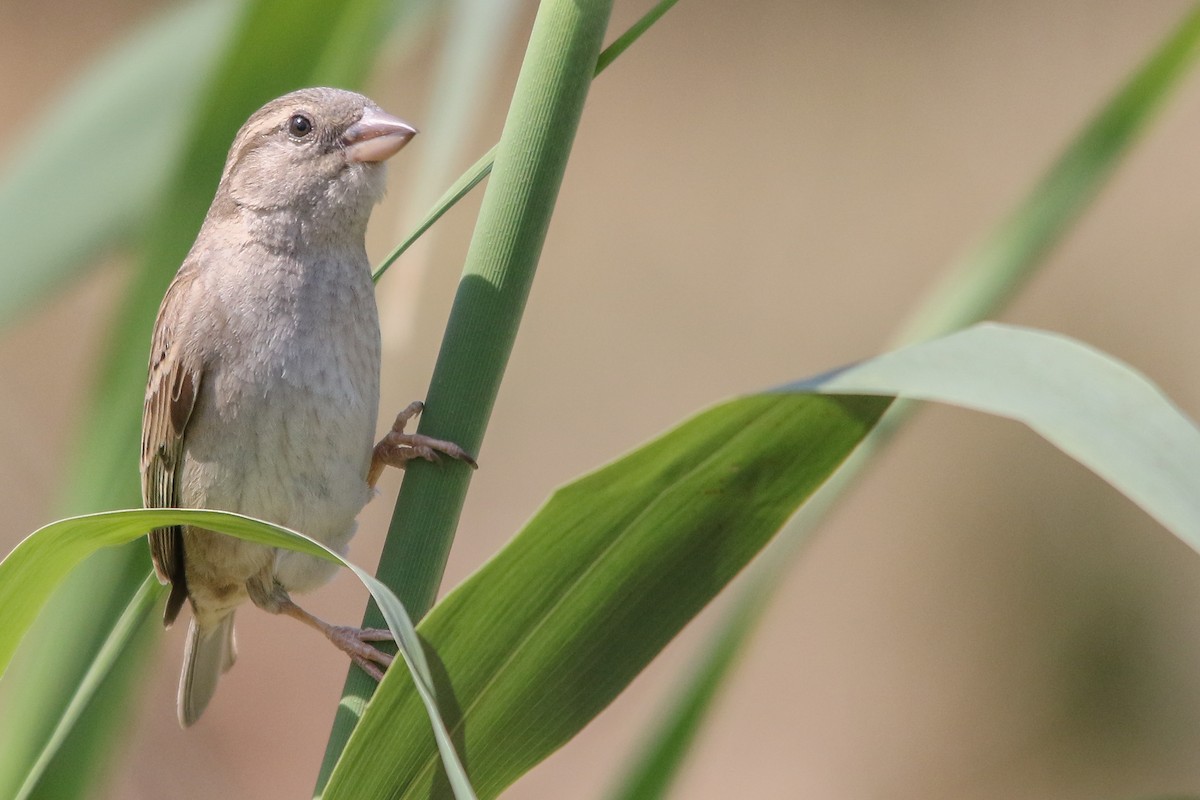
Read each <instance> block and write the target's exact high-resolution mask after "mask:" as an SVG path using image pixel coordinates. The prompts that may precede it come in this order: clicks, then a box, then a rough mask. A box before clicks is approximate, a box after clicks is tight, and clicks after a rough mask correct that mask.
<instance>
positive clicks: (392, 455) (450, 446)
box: [367, 400, 479, 489]
mask: <svg viewBox="0 0 1200 800" xmlns="http://www.w3.org/2000/svg"><path fill="white" fill-rule="evenodd" d="M424 409H425V404H424V403H422V402H421V401H420V400H414V401H413V402H411V403H409V404H408V408H406V409H404V410H403V411H401V412H400V413H399V414H397V415H396V422H395V423H394V424H393V425H392V429H391V430H390V431H388V434H387V435H386V436H384V437H383V438H382V439H380V440H379V444H377V445H375V450H374V452H373V453H372V454H371V468H370V469H369V470H368V471H367V484H368V485H369V486H370V487H371V488H372V489H373V488H375V484H376V482H377V481H378V480H379V476H380V475H382V474H383V468H384V467H386V466H392V467H399V468H400V469H404V466H405V465H406V464H408V462H409V461H412V460H413V459H415V458H423V459H425V460H426V461H435V462H436V461H438V453H443V454H444V455H448V456H450V457H451V458H455V459H458V460H459V461H465V462H466V463H468V464H470V465H471V468H472V469H476V468H478V467H479V465H478V464H476V463H475V459H474V458H472V457H471V456H470V454H469V453H467V451H466V450H463V449H462V448H461V447H459V446H458V445H456V444H455V443H454V442H447V441H443V440H442V439H434V438H432V437H430V436H423V435H421V434H419V433H405V432H404V428H405V427H406V426H407V425H408V421H409V420H410V419H412V418H413V417H415V416H417V415H418V414H420V413H421V412H422V411H423V410H424Z"/></svg>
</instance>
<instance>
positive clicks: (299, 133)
mask: <svg viewBox="0 0 1200 800" xmlns="http://www.w3.org/2000/svg"><path fill="white" fill-rule="evenodd" d="M312 129H313V124H312V120H311V119H309V118H308V117H306V116H304V115H303V114H296V115H294V116H293V117H292V118H291V119H290V120H288V133H290V134H291V135H292V136H295V137H296V138H297V139H303V138H304V137H305V136H308V134H310V133H312Z"/></svg>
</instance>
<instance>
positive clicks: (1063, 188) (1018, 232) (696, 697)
mask: <svg viewBox="0 0 1200 800" xmlns="http://www.w3.org/2000/svg"><path fill="white" fill-rule="evenodd" d="M1198 45H1200V7H1195V6H1193V9H1192V11H1191V12H1190V13H1188V15H1187V16H1186V17H1185V18H1184V19H1183V20H1182V21H1181V22H1180V23H1179V25H1178V26H1176V28H1175V29H1174V30H1173V31H1171V33H1170V35H1169V36H1168V37H1167V38H1166V40H1165V41H1164V42H1163V43H1162V44H1161V45H1160V46H1159V48H1158V49H1157V50H1156V51H1155V52H1154V53H1152V54H1151V56H1150V58H1148V59H1147V60H1146V62H1145V63H1144V64H1143V65H1142V66H1140V67H1139V68H1138V69H1137V70H1136V71H1135V72H1133V74H1132V75H1131V76H1130V78H1129V79H1128V81H1126V83H1125V84H1124V85H1123V86H1122V87H1121V88H1120V89H1119V90H1118V91H1117V92H1116V94H1115V95H1114V96H1113V97H1112V98H1111V99H1110V100H1109V101H1108V102H1107V103H1106V104H1105V105H1104V106H1103V107H1102V108H1101V109H1100V110H1099V111H1098V113H1097V114H1096V115H1095V116H1094V117H1093V118H1092V119H1091V120H1090V121H1089V122H1088V124H1087V125H1086V126H1085V127H1084V129H1083V130H1082V131H1081V132H1080V133H1079V134H1078V135H1077V136H1076V137H1075V138H1074V139H1073V140H1072V141H1071V142H1070V143H1069V145H1068V146H1067V148H1066V149H1065V150H1064V152H1063V153H1062V154H1061V155H1060V156H1059V157H1058V158H1057V159H1056V160H1055V162H1054V163H1053V164H1052V165H1051V166H1050V168H1049V169H1048V170H1047V172H1046V174H1045V175H1044V176H1042V178H1041V179H1040V180H1039V181H1038V183H1037V184H1036V185H1035V186H1034V187H1033V188H1032V190H1031V191H1030V192H1029V194H1028V195H1027V196H1026V197H1025V198H1024V199H1023V200H1022V201H1021V203H1020V204H1019V205H1018V206H1017V207H1016V208H1015V209H1014V210H1013V212H1012V213H1011V214H1010V215H1009V216H1008V217H1006V218H1005V219H1004V220H1003V221H1002V222H1001V223H1000V224H999V225H997V226H996V228H995V229H994V230H992V231H991V232H990V233H989V235H987V236H986V237H985V238H984V239H983V241H982V243H981V244H980V245H979V246H978V247H976V248H974V249H973V250H971V251H970V252H969V253H968V254H967V255H966V256H965V257H963V258H962V259H961V260H959V261H958V262H957V263H956V264H954V265H952V267H951V269H950V270H949V271H948V273H947V275H946V277H945V278H944V279H943V280H942V281H940V282H939V283H938V284H937V285H936V286H935V287H934V288H933V290H932V291H931V292H930V293H929V295H928V297H927V298H926V299H925V301H924V302H922V303H921V305H920V307H919V308H918V309H917V311H916V312H915V313H914V314H912V315H911V317H910V318H909V320H908V321H907V322H906V323H905V325H904V326H903V327H902V329H901V330H900V332H899V333H898V334H897V335H896V337H895V339H894V340H895V341H896V342H897V343H898V344H907V343H911V342H914V341H920V340H922V339H927V338H931V337H935V336H943V335H945V334H947V333H950V332H952V331H954V330H956V329H958V328H961V327H963V326H965V325H970V324H972V323H975V322H979V321H980V320H982V319H983V318H985V317H987V316H989V315H992V314H994V313H996V311H997V310H998V309H1000V308H1002V307H1003V306H1004V305H1005V304H1006V303H1007V301H1008V300H1009V299H1010V298H1011V297H1012V296H1013V295H1015V294H1016V292H1017V291H1019V289H1020V288H1021V287H1022V286H1023V285H1024V283H1025V281H1026V280H1027V279H1029V278H1030V277H1031V276H1032V275H1033V274H1034V271H1035V270H1036V268H1037V267H1038V266H1040V265H1041V264H1042V263H1043V262H1044V259H1045V256H1046V255H1047V254H1048V253H1049V252H1050V251H1051V250H1052V249H1053V248H1054V246H1055V245H1056V244H1057V243H1058V242H1059V241H1061V240H1062V239H1063V237H1064V236H1066V235H1067V233H1068V232H1070V231H1071V230H1072V228H1073V227H1074V223H1075V221H1076V220H1077V219H1078V218H1079V217H1080V216H1081V215H1082V214H1083V212H1084V211H1085V210H1086V208H1087V207H1088V206H1089V204H1090V203H1091V201H1092V200H1093V199H1094V198H1095V197H1096V195H1097V194H1098V193H1099V192H1100V190H1101V189H1102V188H1103V187H1104V186H1105V184H1106V182H1107V180H1108V178H1109V177H1110V176H1111V175H1112V174H1113V172H1114V170H1115V169H1116V167H1117V166H1118V165H1119V164H1120V163H1121V161H1122V158H1123V156H1124V155H1125V153H1126V152H1127V151H1128V149H1129V147H1130V146H1131V144H1132V143H1133V142H1134V141H1135V140H1136V139H1137V136H1138V134H1139V133H1141V132H1142V130H1144V129H1145V128H1146V126H1147V125H1148V124H1149V122H1150V120H1151V119H1153V116H1154V112H1155V111H1156V110H1157V109H1158V107H1159V106H1160V105H1161V104H1162V103H1163V102H1164V101H1165V100H1166V98H1167V97H1168V96H1169V95H1170V93H1171V92H1172V91H1173V90H1174V89H1175V88H1177V87H1178V86H1179V84H1180V82H1181V81H1182V79H1183V78H1184V77H1185V76H1186V75H1188V74H1189V73H1190V71H1191V70H1192V67H1193V66H1194V64H1195V61H1196V57H1197V54H1198V52H1200V50H1198ZM907 412H908V406H907V404H905V403H903V402H900V403H896V404H895V405H894V406H893V407H892V408H891V409H890V410H889V411H888V413H887V414H886V415H885V416H884V418H883V420H882V421H881V422H880V424H879V426H878V427H877V428H876V429H875V431H874V432H873V433H872V435H871V437H870V438H869V439H868V440H867V442H866V443H865V444H864V445H863V446H862V447H861V448H859V450H857V451H856V452H855V454H854V456H853V457H852V458H851V459H850V460H849V461H848V463H847V464H846V465H845V466H844V467H843V468H842V469H841V470H840V471H839V472H838V474H837V475H836V476H834V478H833V479H831V480H830V481H829V483H828V484H826V486H824V487H823V488H822V489H821V491H820V492H819V493H818V494H817V496H816V497H814V498H813V501H812V502H810V503H809V504H807V505H806V506H805V508H804V509H803V511H802V512H801V513H800V514H799V515H798V516H797V518H796V519H795V520H793V521H792V523H791V524H789V525H788V528H787V529H786V530H785V532H784V535H783V536H781V537H780V538H781V541H780V542H778V546H776V547H773V548H772V549H771V551H770V552H768V553H766V554H765V555H764V558H763V559H762V560H761V561H760V562H759V563H758V564H757V565H756V571H755V572H754V574H753V575H751V576H750V577H749V580H748V581H746V582H745V585H744V587H745V588H744V589H743V592H744V593H745V597H743V598H742V599H740V600H739V601H738V603H737V604H736V606H735V610H734V612H733V613H732V614H730V616H729V617H727V618H726V619H725V620H724V621H723V622H722V623H721V627H720V629H719V630H717V631H716V632H715V633H714V635H713V638H712V642H711V644H710V645H709V647H708V650H707V651H706V652H705V653H704V654H702V655H701V656H700V660H701V661H702V662H705V663H700V664H697V665H696V667H695V670H694V673H693V674H694V676H695V677H694V678H692V679H690V681H691V684H692V685H690V686H688V687H686V688H685V689H684V690H683V691H681V692H680V693H679V695H678V698H677V699H675V700H673V701H672V703H671V706H670V708H669V709H667V710H665V711H664V712H663V714H662V715H661V716H662V717H663V718H664V719H668V720H674V721H675V722H676V725H674V726H670V725H668V726H664V727H663V729H661V731H660V732H659V734H658V735H657V736H656V738H655V739H653V740H650V741H648V742H647V743H646V744H645V745H644V746H642V747H641V748H640V750H639V752H638V756H637V758H636V763H635V765H634V766H633V767H632V769H633V770H635V771H636V773H637V774H636V776H635V775H632V774H631V775H629V776H626V777H625V778H624V779H623V780H622V781H621V782H620V785H619V788H618V789H617V790H616V791H615V793H614V794H612V795H611V797H612V798H613V800H650V799H651V798H656V797H664V796H666V794H667V790H668V788H669V786H670V783H671V780H672V779H673V778H674V776H675V774H676V773H677V772H678V770H679V768H680V766H681V764H682V762H683V760H684V758H685V757H686V755H687V747H686V745H685V744H684V743H685V742H690V741H691V740H692V738H694V736H695V734H696V731H697V729H698V727H699V726H700V725H701V724H702V723H703V720H704V718H705V714H706V712H707V710H708V708H709V705H710V702H711V698H712V697H713V696H714V695H715V693H716V688H715V687H714V685H713V684H714V683H720V682H722V681H723V680H724V678H726V677H728V674H729V670H730V668H731V665H732V664H733V663H735V660H734V659H732V658H730V656H729V654H728V652H727V650H728V648H729V646H730V644H729V643H730V642H731V641H735V640H736V641H744V640H745V639H746V638H747V634H748V631H749V628H751V627H752V626H754V625H755V624H757V621H758V619H759V617H760V615H761V609H762V608H765V607H766V603H765V602H764V600H763V598H764V597H767V596H770V595H771V594H773V593H774V591H775V589H777V588H778V587H779V585H780V584H781V583H782V581H783V580H784V578H785V576H786V575H788V574H789V570H788V569H787V564H788V563H790V562H791V561H792V560H793V559H795V558H796V557H797V556H798V554H799V553H800V552H801V550H802V546H803V544H804V542H805V541H806V540H807V538H808V534H809V533H810V532H812V531H813V530H814V529H815V528H816V527H817V526H818V525H819V524H820V523H821V521H822V520H823V519H824V517H825V514H826V513H827V512H828V510H829V509H831V508H833V507H834V506H835V505H836V503H837V501H838V499H839V497H840V496H841V494H842V493H843V491H844V490H845V489H846V488H848V487H849V486H851V485H853V483H854V480H855V478H856V476H857V475H858V474H859V473H860V472H861V471H862V468H863V467H864V466H865V465H866V464H868V463H870V462H871V460H872V457H873V455H874V453H876V452H878V451H879V450H880V449H881V448H882V447H883V446H884V444H886V442H887V441H888V440H889V439H890V436H891V434H892V433H893V432H895V431H896V430H897V429H898V428H899V427H900V425H901V424H902V423H903V421H904V420H906V419H907V418H908V413H907ZM751 609H758V610H756V611H752V610H751Z"/></svg>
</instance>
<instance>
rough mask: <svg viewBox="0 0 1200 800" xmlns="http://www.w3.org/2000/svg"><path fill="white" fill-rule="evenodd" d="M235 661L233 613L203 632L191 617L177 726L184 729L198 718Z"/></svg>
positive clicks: (184, 658)
mask: <svg viewBox="0 0 1200 800" xmlns="http://www.w3.org/2000/svg"><path fill="white" fill-rule="evenodd" d="M236 658H237V648H236V647H235V645H234V641H233V611H232V610H231V611H230V612H229V613H228V614H227V615H225V616H224V617H222V618H221V620H220V621H219V622H218V623H217V624H216V625H214V626H213V627H211V628H207V629H206V630H201V628H200V626H199V625H197V624H196V618H195V617H192V622H191V627H189V628H188V640H187V647H186V648H185V649H184V651H183V675H181V676H180V678H179V724H180V725H182V726H183V727H185V728H186V727H188V726H189V725H191V724H192V723H194V722H195V721H196V720H198V719H200V715H201V714H203V713H204V709H205V707H206V706H208V701H209V700H211V699H212V696H213V692H215V691H216V690H217V681H218V680H219V679H220V677H221V674H222V673H223V672H225V671H226V670H228V669H229V668H230V667H232V666H233V662H234V660H235V659H236Z"/></svg>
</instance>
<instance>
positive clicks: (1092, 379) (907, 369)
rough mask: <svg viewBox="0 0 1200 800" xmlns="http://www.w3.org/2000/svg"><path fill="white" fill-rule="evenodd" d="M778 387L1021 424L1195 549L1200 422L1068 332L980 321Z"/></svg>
mask: <svg viewBox="0 0 1200 800" xmlns="http://www.w3.org/2000/svg"><path fill="white" fill-rule="evenodd" d="M779 391H784V392H789V391H819V392H822V393H825V394H855V395H861V394H876V395H886V396H900V397H905V398H908V399H912V400H935V401H937V402H939V403H949V404H951V405H956V406H961V407H963V408H970V409H974V410H976V411H983V412H984V413H987V414H992V415H994V416H999V417H1007V418H1009V419H1013V420H1016V421H1018V422H1023V423H1025V424H1026V425H1028V426H1029V427H1030V428H1032V429H1033V430H1034V431H1035V432H1037V433H1038V434H1040V435H1041V436H1042V437H1043V438H1044V439H1046V441H1048V442H1050V443H1051V444H1053V445H1054V446H1056V447H1058V448H1059V449H1060V450H1062V451H1063V452H1064V453H1066V454H1067V455H1069V456H1071V458H1073V459H1075V460H1076V461H1078V462H1079V463H1080V464H1083V465H1084V466H1085V467H1087V468H1088V469H1090V470H1092V471H1093V472H1095V473H1096V474H1097V475H1099V476H1100V477H1101V478H1103V479H1104V480H1106V481H1108V482H1109V483H1110V484H1112V485H1113V486H1114V487H1115V488H1116V489H1117V490H1118V491H1120V492H1121V493H1122V494H1124V495H1125V496H1126V497H1128V498H1129V499H1130V500H1132V501H1133V502H1134V503H1136V504H1137V505H1138V506H1140V507H1141V508H1142V510H1144V511H1145V512H1146V513H1147V514H1149V515H1150V516H1151V517H1153V518H1154V519H1156V520H1158V522H1160V523H1161V524H1162V525H1163V527H1165V528H1166V529H1167V530H1169V531H1171V532H1172V533H1174V534H1175V535H1176V536H1178V537H1179V538H1180V539H1182V540H1183V541H1184V542H1186V543H1187V544H1188V545H1189V546H1190V547H1192V549H1194V550H1197V551H1200V429H1197V427H1196V424H1195V423H1194V422H1193V421H1192V420H1191V419H1189V418H1188V417H1187V416H1185V415H1184V414H1183V413H1182V412H1181V411H1180V410H1179V409H1178V408H1176V407H1175V405H1174V404H1173V403H1172V402H1171V401H1170V400H1169V399H1167V398H1166V397H1165V396H1164V395H1163V393H1162V392H1161V391H1160V390H1159V389H1158V387H1157V386H1155V385H1154V384H1153V383H1151V382H1150V381H1149V380H1148V379H1147V378H1146V377H1145V376H1143V375H1141V374H1140V373H1138V372H1136V371H1135V370H1133V369H1132V368H1130V367H1128V366H1126V365H1124V364H1122V363H1121V362H1119V361H1117V360H1116V359H1114V358H1112V357H1111V356H1107V355H1104V354H1103V353H1101V352H1099V351H1097V350H1094V349H1092V348H1090V347H1087V346H1086V345H1083V344H1080V343H1079V342H1076V341H1074V340H1072V339H1069V338H1067V337H1065V336H1060V335H1056V334H1051V333H1045V332H1042V331H1034V330H1030V329H1026V328H1018V327H1013V326H1008V325H999V324H987V323H985V324H981V325H976V326H974V327H972V328H968V329H967V330H964V331H961V332H959V333H954V334H951V335H950V336H946V337H944V338H942V339H935V340H933V341H930V342H926V343H924V344H919V345H913V346H910V347H906V348H904V349H902V350H897V351H895V352H893V353H888V354H887V355H882V356H878V357H877V358H873V359H871V360H869V361H865V362H863V363H862V364H857V365H855V366H851V367H847V368H845V369H842V370H838V371H836V372H833V373H831V374H829V375H826V376H822V377H820V378H815V379H813V380H811V381H803V382H801V383H796V384H793V385H791V386H786V387H784V388H782V389H780V390H779Z"/></svg>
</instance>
